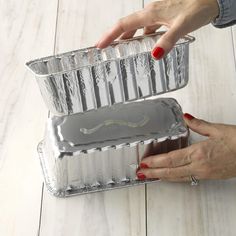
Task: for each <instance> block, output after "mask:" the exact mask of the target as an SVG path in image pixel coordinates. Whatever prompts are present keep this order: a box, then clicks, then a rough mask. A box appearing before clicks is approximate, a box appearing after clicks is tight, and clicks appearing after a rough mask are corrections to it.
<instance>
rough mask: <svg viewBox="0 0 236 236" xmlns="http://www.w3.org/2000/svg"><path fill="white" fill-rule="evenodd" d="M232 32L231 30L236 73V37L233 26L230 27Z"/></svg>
mask: <svg viewBox="0 0 236 236" xmlns="http://www.w3.org/2000/svg"><path fill="white" fill-rule="evenodd" d="M230 30H231V38H232V46H233V57H234V66H235V71H236V52H235V48H236V43H235V40H236V38H235V37H234V33H233V27H232V26H231V27H230Z"/></svg>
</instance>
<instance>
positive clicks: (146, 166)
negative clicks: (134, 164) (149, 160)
mask: <svg viewBox="0 0 236 236" xmlns="http://www.w3.org/2000/svg"><path fill="white" fill-rule="evenodd" d="M140 168H142V169H147V168H149V167H148V165H147V164H146V163H140Z"/></svg>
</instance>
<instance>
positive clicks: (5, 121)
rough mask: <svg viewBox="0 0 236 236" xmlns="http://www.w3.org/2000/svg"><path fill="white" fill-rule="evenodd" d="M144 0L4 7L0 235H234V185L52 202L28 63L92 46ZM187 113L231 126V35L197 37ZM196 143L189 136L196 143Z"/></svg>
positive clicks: (235, 82) (211, 31)
mask: <svg viewBox="0 0 236 236" xmlns="http://www.w3.org/2000/svg"><path fill="white" fill-rule="evenodd" d="M146 3H147V2H145V1H144V2H143V1H142V0H129V1H127V0H117V1H111V0H70V1H68V0H50V1H48V0H40V1H38V0H21V1H17V0H8V1H3V0H0V17H1V20H0V235H1V236H13V235H20V236H21V235H23V236H32V235H40V236H54V235H56V236H60V235H63V236H64V235H65V236H67V235H69V236H74V235H78V236H92V235H96V236H110V235H112V236H144V235H148V236H154V235H155V236H156V235H160V236H165V235H168V236H169V235H175V236H185V235H186V236H189V235H191V236H194V235H196V236H201V235H214V236H216V235H220V236H221V235H227V236H229V235H232V236H233V235H236V225H235V219H236V180H235V179H232V180H227V181H202V182H201V184H200V186H198V187H191V186H190V184H184V183H177V184H176V183H167V182H159V183H155V184H150V185H147V186H139V187H133V188H128V189H121V190H114V191H110V192H104V193H96V194H89V195H85V196H78V197H72V198H67V199H58V198H55V197H52V196H51V195H49V194H48V193H47V191H46V189H45V187H44V185H43V183H42V176H41V170H40V167H39V161H38V157H37V153H36V146H37V143H38V142H39V141H40V140H41V139H42V137H43V132H44V125H45V121H46V117H47V110H46V107H45V105H44V104H43V101H42V99H41V96H40V93H39V90H38V87H37V84H36V82H35V80H34V79H33V77H32V75H31V74H30V73H29V72H28V71H26V68H25V67H24V63H25V62H26V61H28V60H29V59H34V58H37V57H41V56H45V55H51V54H53V53H54V52H55V53H58V52H64V51H68V50H72V49H77V48H80V47H85V46H90V45H94V43H95V42H96V41H97V40H98V39H99V37H100V36H101V35H102V33H103V32H104V31H105V30H106V29H108V28H109V27H110V26H112V24H113V23H115V22H116V20H117V19H118V18H120V17H122V16H125V15H127V14H129V13H131V12H133V11H136V10H139V9H141V8H142V7H143V6H144V5H145V4H146ZM193 35H194V36H195V37H196V42H195V43H194V44H192V45H191V50H190V81H189V85H188V86H187V87H186V88H184V89H182V90H180V91H177V92H174V93H171V94H167V95H165V96H167V97H168V96H171V97H174V98H176V99H177V100H178V101H179V103H180V104H181V105H182V107H183V110H184V111H185V112H189V113H192V114H193V115H195V116H197V117H201V118H203V119H206V120H209V121H214V122H222V123H231V124H236V63H235V57H236V54H235V51H236V46H235V45H236V28H227V29H224V30H218V29H215V28H213V27H212V26H207V27H205V28H203V29H201V30H198V31H197V32H195V33H193ZM197 140H199V136H197V135H193V141H197Z"/></svg>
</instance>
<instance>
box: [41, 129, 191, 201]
mask: <svg viewBox="0 0 236 236" xmlns="http://www.w3.org/2000/svg"><path fill="white" fill-rule="evenodd" d="M44 144H45V143H44V141H42V142H40V143H39V146H38V153H39V157H40V162H41V167H42V170H43V175H44V182H45V184H46V187H47V189H48V191H49V192H50V193H51V194H53V195H54V196H56V197H68V196H73V195H78V194H86V193H93V192H99V191H106V190H111V189H117V188H124V187H130V186H136V185H140V184H145V183H151V182H154V181H157V180H156V179H147V180H138V179H137V178H136V171H137V168H138V166H139V163H140V161H141V160H142V159H143V158H145V157H147V156H150V155H155V154H161V153H166V152H169V151H172V150H176V149H180V148H183V147H186V146H187V145H188V132H186V133H185V134H184V135H183V136H182V137H178V138H177V139H174V140H171V139H166V140H164V141H162V142H160V141H158V140H152V141H150V140H149V141H147V142H144V143H143V142H141V143H138V144H137V145H135V146H133V147H130V146H125V147H123V148H120V149H118V150H117V149H109V150H107V151H95V152H93V153H86V154H85V153H81V154H79V155H75V156H65V157H64V158H63V159H60V158H56V159H54V158H53V156H52V155H50V154H49V153H45V150H46V149H47V148H44Z"/></svg>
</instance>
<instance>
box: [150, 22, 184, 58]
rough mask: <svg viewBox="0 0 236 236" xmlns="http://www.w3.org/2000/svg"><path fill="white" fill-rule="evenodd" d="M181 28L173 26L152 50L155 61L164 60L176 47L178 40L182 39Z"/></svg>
mask: <svg viewBox="0 0 236 236" xmlns="http://www.w3.org/2000/svg"><path fill="white" fill-rule="evenodd" d="M181 35H182V34H181V32H180V30H179V27H175V26H172V27H171V28H170V29H169V30H168V31H166V33H164V34H163V35H162V36H161V37H160V39H158V41H157V43H156V44H155V46H154V49H153V50H152V56H153V57H154V59H156V60H159V59H161V58H163V57H164V56H165V55H166V54H168V52H169V51H170V50H171V49H172V48H173V47H174V45H175V43H176V42H177V40H178V39H179V38H180V37H181Z"/></svg>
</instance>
